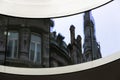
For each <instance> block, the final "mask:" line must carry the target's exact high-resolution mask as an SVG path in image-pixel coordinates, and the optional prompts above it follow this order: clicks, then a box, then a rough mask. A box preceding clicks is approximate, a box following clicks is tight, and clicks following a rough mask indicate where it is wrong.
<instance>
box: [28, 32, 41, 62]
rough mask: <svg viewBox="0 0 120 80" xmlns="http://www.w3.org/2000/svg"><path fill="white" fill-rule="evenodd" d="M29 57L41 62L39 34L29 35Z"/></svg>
mask: <svg viewBox="0 0 120 80" xmlns="http://www.w3.org/2000/svg"><path fill="white" fill-rule="evenodd" d="M29 59H30V60H31V61H33V62H37V63H41V37H40V36H39V35H36V34H32V35H31V42H30V54H29Z"/></svg>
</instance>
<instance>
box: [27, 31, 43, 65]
mask: <svg viewBox="0 0 120 80" xmlns="http://www.w3.org/2000/svg"><path fill="white" fill-rule="evenodd" d="M32 35H34V36H37V37H39V38H40V41H39V42H36V41H32ZM31 43H33V44H34V45H35V47H34V52H35V53H34V58H33V60H31ZM38 45H40V53H39V54H40V55H39V58H40V59H39V62H38V61H37V60H38V59H37V58H38V57H37V56H38V53H37V52H38V50H37V48H38ZM41 58H42V39H41V34H39V33H34V32H32V33H31V35H30V46H29V60H30V61H33V62H34V63H39V64H41V62H42V61H41V60H42V59H41Z"/></svg>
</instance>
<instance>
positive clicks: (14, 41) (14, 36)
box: [7, 32, 18, 58]
mask: <svg viewBox="0 0 120 80" xmlns="http://www.w3.org/2000/svg"><path fill="white" fill-rule="evenodd" d="M7 36H8V44H7V57H11V58H16V57H17V56H18V33H17V32H8V34H7Z"/></svg>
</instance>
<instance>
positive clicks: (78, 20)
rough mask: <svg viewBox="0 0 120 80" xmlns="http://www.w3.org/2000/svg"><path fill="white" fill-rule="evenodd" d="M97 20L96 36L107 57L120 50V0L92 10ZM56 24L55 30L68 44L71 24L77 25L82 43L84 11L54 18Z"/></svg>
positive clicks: (76, 29)
mask: <svg viewBox="0 0 120 80" xmlns="http://www.w3.org/2000/svg"><path fill="white" fill-rule="evenodd" d="M92 15H93V17H94V20H95V29H96V33H95V34H96V38H97V42H99V43H100V46H101V53H102V56H103V57H106V56H108V55H110V54H112V53H115V52H117V51H120V0H114V1H113V2H111V3H109V4H107V5H105V6H102V7H100V8H97V9H94V10H92ZM54 22H55V26H54V28H53V31H56V32H57V33H61V34H62V35H63V36H64V37H65V39H64V41H65V42H66V43H67V44H68V43H69V42H70V32H69V28H70V25H72V24H73V25H74V26H75V35H76V36H77V35H81V37H82V43H83V42H84V35H83V13H82V14H78V15H74V16H69V17H64V18H63V17H62V18H57V19H54Z"/></svg>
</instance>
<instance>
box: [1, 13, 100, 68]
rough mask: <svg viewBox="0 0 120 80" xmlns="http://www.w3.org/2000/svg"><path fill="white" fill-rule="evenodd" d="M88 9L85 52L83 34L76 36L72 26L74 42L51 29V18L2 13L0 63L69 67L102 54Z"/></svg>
mask: <svg viewBox="0 0 120 80" xmlns="http://www.w3.org/2000/svg"><path fill="white" fill-rule="evenodd" d="M90 17H91V15H90V13H89V12H86V13H85V15H84V33H85V42H84V53H83V54H82V45H81V44H82V43H81V36H80V35H78V37H77V39H75V27H74V26H73V25H71V26H70V35H71V43H70V44H69V45H67V44H66V43H65V42H64V41H63V39H64V37H63V36H62V35H61V34H58V35H57V34H56V32H50V26H52V25H53V22H52V21H51V20H50V19H29V18H27V19H26V18H15V17H9V16H3V15H0V64H4V65H9V66H19V67H57V66H66V65H72V64H77V63H82V62H85V61H90V60H95V59H98V58H100V57H101V53H100V47H99V44H98V43H97V42H96V38H95V34H94V23H93V20H92V19H91V18H90Z"/></svg>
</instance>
